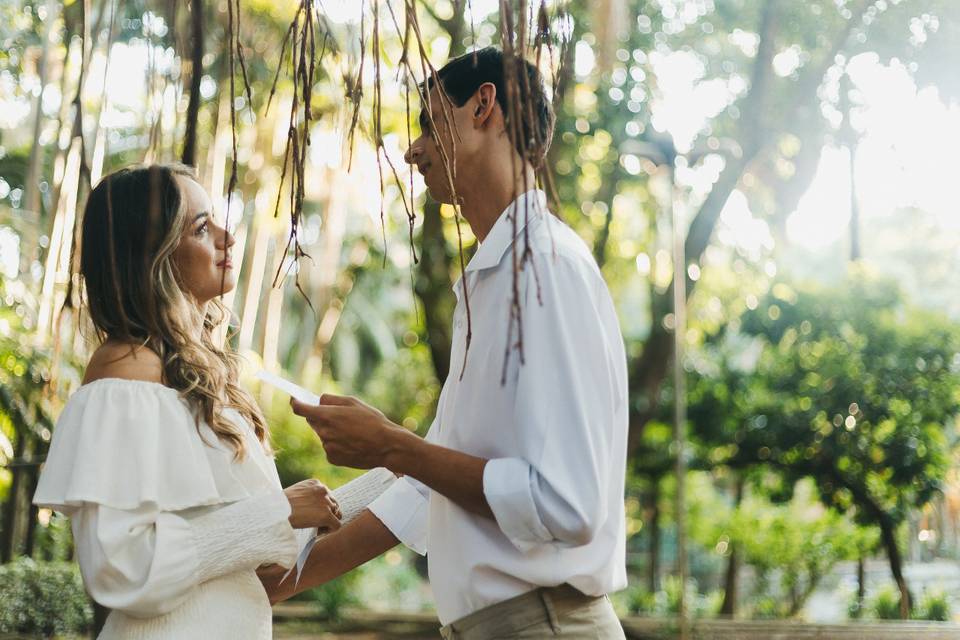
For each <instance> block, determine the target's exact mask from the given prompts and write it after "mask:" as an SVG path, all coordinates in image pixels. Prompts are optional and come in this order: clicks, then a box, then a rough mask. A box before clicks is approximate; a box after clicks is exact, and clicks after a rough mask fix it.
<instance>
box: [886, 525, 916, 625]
mask: <svg viewBox="0 0 960 640" xmlns="http://www.w3.org/2000/svg"><path fill="white" fill-rule="evenodd" d="M877 524H878V525H879V526H880V542H881V544H883V548H884V549H885V550H886V552H887V559H888V560H889V561H890V573H892V574H893V579H894V580H895V581H896V583H897V588H898V589H899V590H900V617H901V618H902V619H903V620H907V619H909V618H910V610H911V609H912V607H913V597H912V596H911V595H910V589H909V588H908V587H907V580H906V578H904V576H903V559H902V557H901V555H900V547H899V546H898V545H897V536H896V532H895V531H894V526H893V523H892V522H891V521H890V518H888V517H886V515H885V514H884V515H883V516H882V517H880V518H878V522H877Z"/></svg>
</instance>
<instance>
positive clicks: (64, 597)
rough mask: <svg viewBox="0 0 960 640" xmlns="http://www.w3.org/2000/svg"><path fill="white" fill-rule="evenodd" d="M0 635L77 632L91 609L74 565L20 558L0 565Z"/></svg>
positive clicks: (88, 619) (85, 623) (83, 627)
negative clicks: (1, 604)
mask: <svg viewBox="0 0 960 640" xmlns="http://www.w3.org/2000/svg"><path fill="white" fill-rule="evenodd" d="M0 602H2V603H3V606H2V607H0V633H36V634H43V635H46V636H50V635H53V634H64V633H80V632H83V631H85V630H86V629H87V628H88V627H89V626H90V624H91V623H92V621H93V609H92V607H91V605H90V601H89V599H88V598H87V594H86V592H85V591H84V590H83V582H82V580H81V579H80V571H79V569H78V568H77V566H76V565H75V564H73V563H63V562H51V563H37V562H34V561H33V560H30V559H29V558H20V559H18V560H15V561H14V562H11V563H9V564H5V565H2V566H0Z"/></svg>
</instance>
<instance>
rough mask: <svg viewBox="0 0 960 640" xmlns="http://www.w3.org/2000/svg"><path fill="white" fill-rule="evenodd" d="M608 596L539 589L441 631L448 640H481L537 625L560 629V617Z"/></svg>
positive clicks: (564, 588) (562, 588) (568, 588)
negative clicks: (545, 623) (544, 624)
mask: <svg viewBox="0 0 960 640" xmlns="http://www.w3.org/2000/svg"><path fill="white" fill-rule="evenodd" d="M604 597H605V596H588V595H584V594H583V593H581V592H580V591H577V590H576V589H575V588H574V587H572V586H570V585H569V584H562V585H560V586H558V587H540V588H539V589H534V590H533V591H528V592H527V593H524V594H522V595H519V596H516V597H514V598H510V599H509V600H504V601H503V602H498V603H496V604H493V605H490V606H489V607H485V608H483V609H480V610H479V611H475V612H474V613H471V614H470V615H468V616H464V617H463V618H460V619H459V620H455V621H453V622H451V623H450V624H448V625H446V626H444V627H443V628H441V629H440V635H442V636H443V637H444V638H445V639H446V640H475V639H476V640H480V639H485V638H491V637H496V636H497V635H500V634H505V633H509V632H510V631H513V630H517V629H522V628H524V627H527V626H529V625H531V624H536V623H538V622H549V623H550V625H551V626H552V627H559V622H558V618H559V616H561V615H563V614H565V613H567V612H568V611H573V610H574V609H578V608H580V607H582V606H585V605H588V604H590V603H592V602H595V601H597V600H602V599H603V598H604Z"/></svg>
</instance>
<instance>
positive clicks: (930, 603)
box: [913, 589, 952, 622]
mask: <svg viewBox="0 0 960 640" xmlns="http://www.w3.org/2000/svg"><path fill="white" fill-rule="evenodd" d="M913 618H914V619H916V620H935V621H939V622H946V621H948V620H950V619H951V618H952V616H951V607H950V595H949V594H948V593H947V592H946V591H945V590H944V589H929V590H927V591H925V592H924V593H923V595H922V596H921V597H920V602H918V603H917V606H916V608H915V609H914V612H913Z"/></svg>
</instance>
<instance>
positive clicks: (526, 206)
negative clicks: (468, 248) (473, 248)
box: [466, 189, 547, 273]
mask: <svg viewBox="0 0 960 640" xmlns="http://www.w3.org/2000/svg"><path fill="white" fill-rule="evenodd" d="M546 211H547V195H546V194H545V193H544V192H543V191H541V190H540V189H531V190H530V191H527V192H526V193H522V194H520V196H519V197H518V198H517V199H516V200H514V201H513V202H511V203H510V204H508V205H507V208H506V209H504V210H503V211H502V212H501V213H500V216H499V217H498V218H497V221H496V222H494V223H493V226H492V227H491V228H490V232H489V233H488V234H487V237H486V238H485V239H484V240H483V242H481V243H480V246H479V247H477V252H476V253H474V254H473V257H472V258H471V259H470V262H469V263H468V264H467V268H466V272H467V273H472V272H474V271H482V270H483V269H490V268H493V267H496V266H497V265H499V264H500V261H501V260H503V256H504V254H505V253H506V252H507V249H509V248H510V246H511V245H512V244H513V241H514V238H515V237H516V236H519V235H520V233H521V232H522V231H523V229H524V227H525V226H526V225H527V221H528V220H531V219H533V216H535V215H542V214H543V213H544V212H546ZM514 216H516V218H517V226H516V235H514V227H513V218H514Z"/></svg>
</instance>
